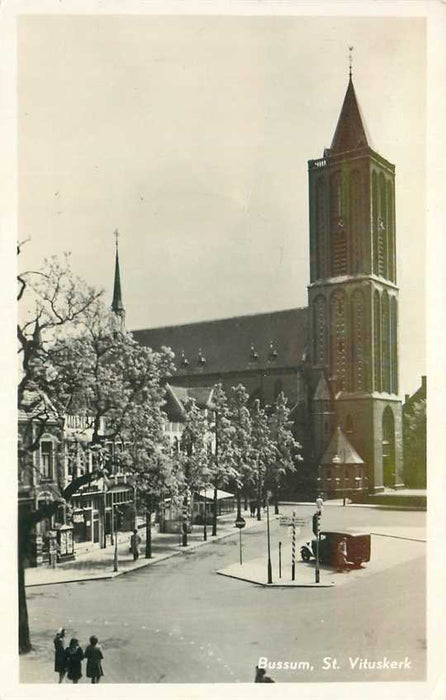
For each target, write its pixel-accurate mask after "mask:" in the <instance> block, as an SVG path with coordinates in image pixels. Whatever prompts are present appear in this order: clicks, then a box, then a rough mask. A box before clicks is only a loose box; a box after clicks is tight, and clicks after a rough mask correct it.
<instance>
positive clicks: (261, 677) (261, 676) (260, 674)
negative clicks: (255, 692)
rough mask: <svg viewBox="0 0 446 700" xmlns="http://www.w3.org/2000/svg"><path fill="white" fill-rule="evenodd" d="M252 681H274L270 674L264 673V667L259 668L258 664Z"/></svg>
mask: <svg viewBox="0 0 446 700" xmlns="http://www.w3.org/2000/svg"><path fill="white" fill-rule="evenodd" d="M254 683H274V681H273V679H272V678H271V677H270V676H267V675H266V671H265V669H264V668H259V667H258V666H256V676H255V679H254Z"/></svg>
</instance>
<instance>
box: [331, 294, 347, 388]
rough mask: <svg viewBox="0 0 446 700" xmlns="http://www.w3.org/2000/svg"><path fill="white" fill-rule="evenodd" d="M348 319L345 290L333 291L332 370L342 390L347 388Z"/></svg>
mask: <svg viewBox="0 0 446 700" xmlns="http://www.w3.org/2000/svg"><path fill="white" fill-rule="evenodd" d="M346 359H347V319H346V310H345V294H344V292H339V291H337V292H333V294H332V295H331V299H330V364H331V366H330V371H331V374H332V376H335V377H336V378H337V386H338V389H339V390H340V391H345V390H346V389H347V362H346Z"/></svg>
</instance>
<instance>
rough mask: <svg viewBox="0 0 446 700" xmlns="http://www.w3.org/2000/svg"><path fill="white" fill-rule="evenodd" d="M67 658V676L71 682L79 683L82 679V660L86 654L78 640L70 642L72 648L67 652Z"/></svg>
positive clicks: (68, 648)
mask: <svg viewBox="0 0 446 700" xmlns="http://www.w3.org/2000/svg"><path fill="white" fill-rule="evenodd" d="M65 658H66V660H67V676H68V678H69V679H70V681H73V683H77V682H78V681H79V678H82V659H83V658H84V652H83V651H82V649H81V648H80V646H79V642H78V641H77V639H71V640H70V646H69V647H67V648H66V650H65Z"/></svg>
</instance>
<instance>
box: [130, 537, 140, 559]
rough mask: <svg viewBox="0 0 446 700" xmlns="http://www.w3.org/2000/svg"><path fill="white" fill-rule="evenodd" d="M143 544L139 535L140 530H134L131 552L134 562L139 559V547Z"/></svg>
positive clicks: (131, 539)
mask: <svg viewBox="0 0 446 700" xmlns="http://www.w3.org/2000/svg"><path fill="white" fill-rule="evenodd" d="M140 544H141V538H140V536H139V535H138V530H133V535H132V536H131V538H130V551H131V553H132V554H133V561H136V560H137V559H138V557H139V545H140Z"/></svg>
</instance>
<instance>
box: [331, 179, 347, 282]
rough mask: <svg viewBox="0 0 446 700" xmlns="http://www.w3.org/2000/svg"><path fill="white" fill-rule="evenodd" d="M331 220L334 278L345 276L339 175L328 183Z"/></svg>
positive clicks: (345, 237) (345, 234)
mask: <svg viewBox="0 0 446 700" xmlns="http://www.w3.org/2000/svg"><path fill="white" fill-rule="evenodd" d="M330 219H331V251H330V252H331V274H332V276H334V277H337V276H339V275H346V274H347V232H346V228H345V221H344V219H343V212H342V186H341V173H339V172H337V173H335V174H334V175H333V177H332V179H331V182H330Z"/></svg>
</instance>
